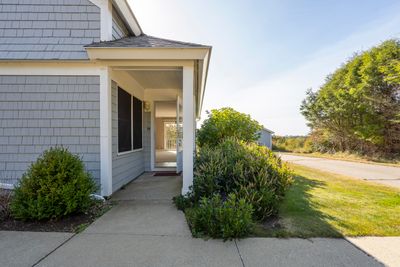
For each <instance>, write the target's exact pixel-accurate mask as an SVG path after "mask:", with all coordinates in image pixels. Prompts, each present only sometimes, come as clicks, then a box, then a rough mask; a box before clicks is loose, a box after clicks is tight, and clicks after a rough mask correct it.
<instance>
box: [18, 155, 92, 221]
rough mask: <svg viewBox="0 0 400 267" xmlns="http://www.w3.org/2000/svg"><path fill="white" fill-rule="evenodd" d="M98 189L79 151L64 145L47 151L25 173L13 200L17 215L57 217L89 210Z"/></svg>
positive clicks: (32, 217) (26, 218)
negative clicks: (74, 151)
mask: <svg viewBox="0 0 400 267" xmlns="http://www.w3.org/2000/svg"><path fill="white" fill-rule="evenodd" d="M94 191H96V185H95V183H94V182H93V179H92V176H91V175H90V174H89V173H88V172H86V171H85V169H84V165H83V163H82V161H81V160H80V158H79V157H78V156H77V155H73V154H71V153H70V152H69V151H68V150H67V149H64V148H51V149H49V150H47V151H45V152H44V153H43V154H42V155H41V156H40V157H39V158H38V159H37V161H36V162H35V163H33V164H32V165H31V166H30V167H29V169H28V170H27V171H26V173H25V174H24V175H23V176H22V178H21V180H20V182H19V184H18V185H17V186H16V188H15V191H14V196H13V199H12V202H11V212H12V214H13V216H14V217H15V218H17V219H23V220H28V219H33V220H43V219H53V218H60V217H62V216H66V215H68V214H71V213H77V212H84V211H86V210H87V209H88V208H89V207H90V206H91V204H92V203H93V202H92V199H91V197H90V194H91V193H93V192H94Z"/></svg>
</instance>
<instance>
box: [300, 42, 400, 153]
mask: <svg viewBox="0 0 400 267" xmlns="http://www.w3.org/2000/svg"><path fill="white" fill-rule="evenodd" d="M300 110H301V113H302V114H303V115H304V116H305V118H306V119H307V121H308V125H309V127H310V128H311V134H310V139H311V141H312V146H313V150H315V151H319V152H337V151H341V152H342V151H349V152H356V153H361V154H366V155H371V154H375V155H376V154H380V155H384V156H388V155H391V156H393V155H398V154H399V153H400V41H399V40H397V39H392V40H388V41H385V42H383V43H382V44H380V45H379V46H376V47H373V48H371V49H369V50H368V51H365V52H362V53H357V54H355V55H354V56H353V57H351V58H350V59H349V60H348V61H347V62H346V63H345V64H343V65H342V66H341V67H340V68H338V69H337V70H336V71H335V72H334V73H332V74H330V75H328V77H327V78H326V81H325V83H324V84H323V85H322V86H321V87H320V89H319V90H318V91H317V92H313V91H312V90H311V89H309V90H308V91H307V96H306V98H305V99H304V100H303V102H302V104H301V107H300Z"/></svg>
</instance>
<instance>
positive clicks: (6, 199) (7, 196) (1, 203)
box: [0, 189, 12, 221]
mask: <svg viewBox="0 0 400 267" xmlns="http://www.w3.org/2000/svg"><path fill="white" fill-rule="evenodd" d="M11 199H12V193H11V190H3V189H0V221H1V220H3V219H6V218H8V217H9V216H10V214H11V212H10V202H11Z"/></svg>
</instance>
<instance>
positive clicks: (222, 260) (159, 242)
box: [0, 175, 398, 267]
mask: <svg viewBox="0 0 400 267" xmlns="http://www.w3.org/2000/svg"><path fill="white" fill-rule="evenodd" d="M180 181H181V180H180V178H179V177H165V176H158V177H153V176H148V175H144V176H142V177H141V178H139V179H138V180H137V181H135V182H134V183H132V184H130V185H128V186H127V187H126V189H125V190H121V191H120V192H118V193H117V194H116V195H115V196H114V199H115V200H118V201H119V204H118V205H116V206H115V207H114V208H113V209H112V210H111V211H109V212H108V213H106V214H105V215H104V216H102V217H101V218H99V219H98V220H97V221H96V222H94V223H93V224H92V225H91V226H89V227H88V228H87V229H86V230H85V231H84V232H83V233H80V234H77V235H74V236H72V235H71V234H60V233H23V232H0V266H32V265H34V264H36V263H37V264H36V265H34V266H57V267H58V266H96V267H101V266H107V267H108V266H285V267H286V266H360V267H361V266H362V267H364V266H383V265H382V264H381V263H379V262H378V261H376V260H375V259H374V258H373V257H371V256H369V255H367V254H366V253H364V252H363V251H361V250H360V249H358V248H357V247H355V246H353V245H352V244H351V243H350V242H348V241H347V240H345V239H330V238H313V239H297V238H294V239H276V238H247V239H243V240H240V241H227V242H223V241H220V240H202V239H194V238H192V237H191V234H190V231H189V228H188V226H187V223H186V221H185V218H184V214H183V213H182V212H180V211H178V210H176V208H175V207H174V206H173V204H172V203H171V200H170V199H171V196H172V195H174V194H175V193H176V192H175V191H176V190H177V189H178V192H179V188H180ZM69 238H70V239H69ZM377 242H379V240H378V241H377ZM397 251H398V250H397ZM378 258H379V257H378ZM381 259H383V258H381Z"/></svg>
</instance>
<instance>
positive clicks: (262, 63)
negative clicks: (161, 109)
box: [128, 0, 400, 135]
mask: <svg viewBox="0 0 400 267" xmlns="http://www.w3.org/2000/svg"><path fill="white" fill-rule="evenodd" d="M128 2H129V3H130V4H131V7H132V10H133V12H134V13H135V16H136V17H137V19H138V20H139V23H140V25H141V27H142V29H143V31H144V33H146V34H148V35H153V36H156V37H162V38H167V39H174V40H179V41H187V42H194V43H199V44H206V45H211V46H212V47H213V48H212V55H211V62H210V68H209V74H208V81H207V88H206V93H205V98H204V105H203V112H202V119H204V118H206V117H207V115H206V113H205V112H206V110H211V109H215V108H221V107H232V108H234V109H236V110H238V111H240V112H244V113H247V114H250V115H251V116H252V118H254V119H256V120H257V121H259V122H260V123H261V124H263V125H264V127H266V128H268V129H270V130H272V131H274V132H275V134H277V135H305V134H307V133H308V132H309V131H310V129H309V128H308V127H307V125H306V120H305V119H304V118H303V116H302V115H301V114H300V110H299V108H300V105H301V101H302V100H303V99H304V98H305V91H306V90H307V89H308V88H312V89H313V90H314V91H316V90H318V88H319V87H320V86H321V85H322V84H323V83H324V80H325V77H326V76H327V75H328V74H330V73H332V72H333V71H335V69H337V68H338V67H340V65H341V64H342V63H343V62H345V61H346V60H347V59H348V58H349V57H351V56H352V55H353V54H354V53H355V52H359V51H363V50H366V49H369V48H370V47H372V46H375V45H378V44H379V43H381V42H382V41H384V40H387V39H390V38H399V37H400V1H398V0H393V1H392V0H379V1H376V0H353V1H350V0H322V1H319V0H308V1H306V0H303V1H299V0H291V1H288V0H270V1H267V0H263V1H261V0H257V1H256V0H251V1H249V0H248V1H245V0H202V1H194V0H168V1H165V0H128Z"/></svg>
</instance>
